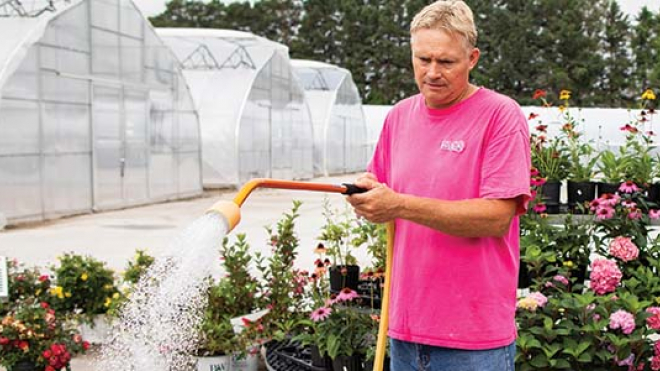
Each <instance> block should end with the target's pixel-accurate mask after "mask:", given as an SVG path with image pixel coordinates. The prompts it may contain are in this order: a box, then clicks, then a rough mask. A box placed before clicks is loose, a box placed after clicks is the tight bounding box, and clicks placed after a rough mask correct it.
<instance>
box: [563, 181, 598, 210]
mask: <svg viewBox="0 0 660 371" xmlns="http://www.w3.org/2000/svg"><path fill="white" fill-rule="evenodd" d="M567 188H568V189H567V192H568V193H567V196H568V208H569V210H571V211H572V212H573V213H575V214H586V213H587V211H588V210H589V208H587V207H584V208H582V209H581V208H580V206H584V204H585V203H586V202H591V201H593V199H594V197H596V183H594V182H572V181H570V180H569V181H568V182H567Z"/></svg>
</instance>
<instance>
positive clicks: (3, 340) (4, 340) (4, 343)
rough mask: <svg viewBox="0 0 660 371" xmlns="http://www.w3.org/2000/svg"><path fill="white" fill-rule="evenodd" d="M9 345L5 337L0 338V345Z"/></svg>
mask: <svg viewBox="0 0 660 371" xmlns="http://www.w3.org/2000/svg"><path fill="white" fill-rule="evenodd" d="M7 344H9V339H7V338H5V337H0V345H7Z"/></svg>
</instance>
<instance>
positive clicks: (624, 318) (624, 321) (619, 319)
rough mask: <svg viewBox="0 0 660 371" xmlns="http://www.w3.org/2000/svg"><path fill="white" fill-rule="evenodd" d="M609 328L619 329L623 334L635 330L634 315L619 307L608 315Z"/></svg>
mask: <svg viewBox="0 0 660 371" xmlns="http://www.w3.org/2000/svg"><path fill="white" fill-rule="evenodd" d="M610 328H611V329H612V330H616V329H621V331H622V332H623V333H624V334H626V335H629V334H630V333H632V332H633V330H635V316H633V315H632V313H629V312H626V311H625V310H622V309H619V310H617V311H616V312H614V313H612V315H611V316H610Z"/></svg>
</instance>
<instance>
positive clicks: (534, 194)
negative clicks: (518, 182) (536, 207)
mask: <svg viewBox="0 0 660 371" xmlns="http://www.w3.org/2000/svg"><path fill="white" fill-rule="evenodd" d="M529 193H530V198H531V199H532V200H533V199H535V198H536V195H537V192H536V189H532V190H530V191H529Z"/></svg>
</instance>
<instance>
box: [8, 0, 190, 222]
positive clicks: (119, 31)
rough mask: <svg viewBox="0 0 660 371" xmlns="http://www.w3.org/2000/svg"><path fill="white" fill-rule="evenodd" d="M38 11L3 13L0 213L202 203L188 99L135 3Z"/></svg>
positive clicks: (20, 218)
mask: <svg viewBox="0 0 660 371" xmlns="http://www.w3.org/2000/svg"><path fill="white" fill-rule="evenodd" d="M42 3H43V7H42V8H41V10H35V8H32V9H30V11H26V10H25V8H24V7H23V6H22V3H21V2H19V1H9V2H3V6H2V7H0V35H2V38H0V216H2V217H3V218H7V219H8V220H9V223H10V224H11V223H16V222H24V221H39V220H45V219H50V218H54V217H59V216H64V215H72V214H77V213H85V212H90V211H92V210H106V209H116V208H123V207H128V206H132V205H139V204H146V203H151V202H155V201H162V200H170V199H178V198H182V197H190V196H193V195H198V194H200V193H201V190H202V189H201V148H200V139H199V122H198V119H197V114H196V112H195V110H194V106H193V105H192V98H191V96H190V93H189V91H188V88H187V86H186V84H185V81H184V79H183V76H182V74H181V71H180V70H178V67H177V64H176V63H175V62H176V60H175V57H174V56H173V55H172V54H171V52H170V51H169V49H167V47H165V46H164V45H163V44H162V42H161V41H160V40H159V39H158V37H157V36H156V34H155V32H154V31H153V29H152V28H151V27H150V25H149V24H148V23H147V22H146V20H145V19H144V17H143V16H142V14H141V13H140V12H139V10H138V9H137V8H136V7H135V5H134V4H133V3H132V2H131V1H129V0H81V1H66V2H54V1H43V2H42ZM53 4H57V6H54V5H53Z"/></svg>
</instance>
